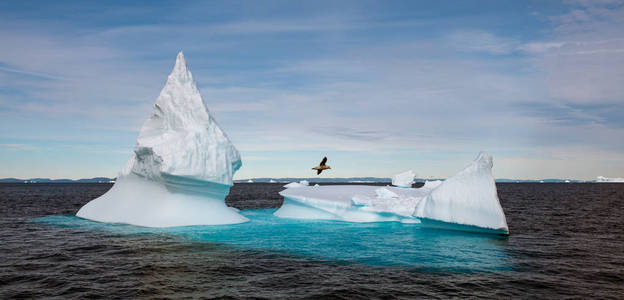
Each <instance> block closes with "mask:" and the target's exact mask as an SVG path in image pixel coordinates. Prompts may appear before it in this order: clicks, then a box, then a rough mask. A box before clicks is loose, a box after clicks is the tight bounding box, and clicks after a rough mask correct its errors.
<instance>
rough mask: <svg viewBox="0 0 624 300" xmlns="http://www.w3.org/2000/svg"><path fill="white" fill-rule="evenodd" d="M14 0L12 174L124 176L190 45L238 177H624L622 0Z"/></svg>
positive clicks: (7, 103)
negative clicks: (478, 163) (484, 156)
mask: <svg viewBox="0 0 624 300" xmlns="http://www.w3.org/2000/svg"><path fill="white" fill-rule="evenodd" d="M440 2H441V3H430V2H425V1H422V2H421V1H327V2H325V1H241V2H236V1H223V2H218V1H210V2H209V1H198V2H190V1H184V2H179V1H166V2H161V1H117V2H115V1H106V2H103V1H101V2H100V1H98V2H96V1H93V2H85V1H75V2H73V1H62V2H51V1H41V2H37V1H3V2H1V3H0V177H21V178H25V177H52V178H84V177H94V176H110V177H113V176H116V173H117V171H118V170H119V169H120V168H121V167H122V166H123V165H124V164H125V162H126V160H127V159H128V158H129V156H130V154H131V151H132V148H133V146H134V143H135V139H136V137H137V135H138V129H139V128H140V126H141V124H142V122H143V121H144V120H145V119H146V118H147V116H148V114H149V113H150V110H151V106H152V105H153V103H154V101H155V99H156V97H157V96H158V94H159V92H160V89H161V88H162V86H163V85H164V83H165V81H166V78H167V75H168V74H169V72H170V71H171V68H172V67H173V64H174V61H175V56H176V54H177V52H178V51H179V50H183V51H184V53H185V56H186V59H187V62H188V64H189V66H190V68H191V71H192V72H193V74H194V77H195V79H196V81H197V84H198V86H199V87H200V90H201V93H202V95H203V97H204V100H205V101H206V102H207V103H208V105H209V109H210V110H211V111H212V112H213V114H214V116H215V117H216V118H217V120H218V121H219V123H220V124H221V126H222V128H223V129H224V130H225V131H226V132H227V133H228V135H229V137H230V139H231V140H232V141H233V143H234V144H235V145H236V146H237V148H238V149H239V150H240V151H241V154H242V158H243V168H242V169H241V170H240V171H239V172H238V173H237V174H236V176H235V178H249V177H286V176H296V177H304V176H305V177H307V176H312V173H311V170H310V168H311V167H312V165H314V164H315V163H317V162H318V160H320V158H322V157H323V156H325V155H326V156H328V157H329V164H330V165H332V168H333V169H332V171H331V173H330V172H328V174H327V175H325V174H323V175H324V176H328V177H349V176H379V177H387V176H391V175H392V174H394V173H397V172H400V171H404V170H407V169H412V170H414V171H415V172H416V173H417V175H418V176H419V177H423V178H428V177H447V176H450V175H452V174H453V173H455V172H456V171H458V170H459V169H461V168H462V167H463V166H464V165H466V164H467V163H468V162H469V161H470V160H472V159H473V158H474V157H475V156H476V155H477V153H478V152H479V151H480V150H485V151H488V152H489V153H491V154H492V155H493V156H494V175H495V176H496V177H498V178H503V177H504V178H553V177H558V178H563V177H566V178H577V179H592V178H595V177H596V176H598V175H602V176H608V177H622V176H624V152H623V150H624V118H623V117H622V116H624V84H622V83H624V31H623V30H622V28H624V3H623V2H622V1H611V0H599V1H584V0H576V1H563V2H558V1H440Z"/></svg>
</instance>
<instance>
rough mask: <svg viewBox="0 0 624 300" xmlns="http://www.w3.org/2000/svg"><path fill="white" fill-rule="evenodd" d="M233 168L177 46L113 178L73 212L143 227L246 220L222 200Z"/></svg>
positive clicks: (231, 152) (228, 146) (229, 149)
mask: <svg viewBox="0 0 624 300" xmlns="http://www.w3.org/2000/svg"><path fill="white" fill-rule="evenodd" d="M240 167H241V159H240V155H239V153H238V150H236V148H235V147H234V145H232V143H231V142H230V140H229V139H228V137H227V135H226V134H225V132H223V130H222V129H221V128H220V127H219V125H218V124H217V122H216V121H215V119H214V117H213V116H212V115H211V114H210V112H209V110H208V108H207V106H206V104H205V103H204V101H203V99H202V97H201V95H200V94H199V90H198V89H197V86H196V85H195V82H194V80H193V76H192V74H191V72H190V71H189V69H188V67H187V65H186V61H185V59H184V55H183V54H182V52H180V53H179V54H178V57H177V59H176V63H175V66H174V68H173V71H172V72H171V74H170V75H169V77H168V79H167V83H166V84H165V87H164V88H163V89H162V91H161V92H160V95H159V96H158V98H157V99H156V103H155V104H154V109H153V111H152V114H151V115H150V117H149V118H148V119H147V121H145V123H144V124H143V127H142V128H141V131H140V133H139V137H138V139H137V144H136V146H135V148H134V153H133V155H132V156H131V157H130V160H129V161H128V163H127V164H126V166H125V168H123V169H122V170H121V171H120V173H119V175H118V177H117V181H116V182H115V185H114V186H113V187H112V188H111V189H110V191H108V192H107V193H106V194H104V195H102V196H101V197H99V198H97V199H95V200H92V201H91V202H89V203H87V204H86V205H85V206H83V207H82V208H81V209H80V210H79V211H78V213H77V214H76V215H77V216H79V217H82V218H86V219H91V220H95V221H102V222H114V223H127V224H133V225H140V226H148V227H169V226H186V225H216V224H233V223H240V222H245V221H247V219H246V218H245V217H243V216H242V215H240V214H238V213H237V212H236V211H235V210H233V209H231V208H229V207H227V206H226V205H225V203H224V199H225V196H227V194H228V193H229V190H230V187H231V186H232V176H233V175H234V173H235V172H236V171H237V170H238V169H239V168H240Z"/></svg>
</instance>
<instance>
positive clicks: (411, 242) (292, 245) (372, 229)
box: [36, 209, 513, 272]
mask: <svg viewBox="0 0 624 300" xmlns="http://www.w3.org/2000/svg"><path fill="white" fill-rule="evenodd" d="M273 212H274V210H273V209H266V210H243V211H241V214H242V215H244V216H245V217H246V218H248V219H249V220H250V221H249V222H246V223H240V224H232V225H221V226H188V227H171V228H146V227H137V226H130V225H123V224H109V223H100V222H92V221H89V220H85V219H81V218H77V217H75V216H49V217H43V218H39V219H36V221H37V222H41V223H46V224H49V225H53V226H63V227H67V228H68V230H72V229H77V230H81V231H82V230H85V229H88V230H96V231H97V230H99V231H104V232H112V233H115V234H128V235H133V234H171V235H173V236H178V237H180V238H183V239H185V240H189V241H196V242H212V243H221V244H223V246H224V247H226V248H227V247H235V248H240V249H259V250H264V251H270V252H273V251H275V252H279V253H284V254H288V255H297V256H301V257H303V258H309V259H313V260H317V259H321V260H331V261H338V262H354V263H363V264H368V265H374V266H400V267H408V268H419V269H421V268H422V269H427V270H441V271H459V272H479V271H486V272H487V271H495V270H510V269H513V265H512V262H511V260H510V258H509V257H508V255H507V254H506V252H505V251H504V250H503V249H504V248H505V244H506V243H507V239H506V238H500V237H497V236H495V235H481V234H473V233H464V232H459V231H447V230H444V231H439V230H435V229H427V228H422V227H421V224H418V223H399V222H381V223H353V222H341V221H331V220H300V219H287V218H279V217H276V216H274V215H273Z"/></svg>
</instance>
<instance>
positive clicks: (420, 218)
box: [274, 152, 509, 235]
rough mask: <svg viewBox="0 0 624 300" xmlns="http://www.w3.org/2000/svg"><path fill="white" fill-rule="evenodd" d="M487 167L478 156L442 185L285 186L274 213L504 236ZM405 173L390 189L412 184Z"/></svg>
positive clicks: (484, 157)
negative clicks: (388, 222)
mask: <svg viewBox="0 0 624 300" xmlns="http://www.w3.org/2000/svg"><path fill="white" fill-rule="evenodd" d="M492 166H493V162H492V157H491V156H490V155H488V154H487V153H485V152H481V153H479V155H478V156H477V158H476V159H475V160H474V161H473V162H472V163H471V164H470V165H469V166H467V167H466V168H464V169H463V170H462V171H460V172H459V173H457V174H456V175H454V176H452V177H450V178H448V179H446V180H444V181H439V180H436V181H426V182H425V184H424V186H422V187H420V188H411V187H408V188H406V187H395V186H385V187H379V186H367V185H329V186H318V187H309V186H302V185H297V186H296V188H293V187H294V186H289V187H287V188H286V189H285V190H283V191H281V192H280V195H282V196H283V197H284V203H283V204H282V206H281V207H280V208H279V209H278V210H277V211H276V212H275V213H274V214H275V215H276V216H278V217H283V218H299V219H328V220H340V221H348V222H386V221H399V222H404V223H413V222H421V223H422V226H423V227H432V228H443V229H451V230H461V231H472V232H481V233H491V234H500V235H508V234H509V228H508V226H507V220H506V217H505V214H504V212H503V209H502V207H501V205H500V201H499V199H498V192H497V190H496V183H495V181H494V177H492ZM409 172H411V171H409ZM405 173H407V172H404V173H401V174H399V175H401V176H397V178H398V179H399V180H398V181H396V182H394V181H393V185H394V183H398V184H399V185H400V186H405V184H406V183H408V182H410V181H412V180H413V176H412V177H411V178H409V177H410V176H409V175H410V174H405ZM412 174H413V173H412ZM410 185H411V184H410Z"/></svg>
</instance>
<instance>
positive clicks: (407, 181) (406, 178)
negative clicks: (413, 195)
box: [392, 170, 416, 188]
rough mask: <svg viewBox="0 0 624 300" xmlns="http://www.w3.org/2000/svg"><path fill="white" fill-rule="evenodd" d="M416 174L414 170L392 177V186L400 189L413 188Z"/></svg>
mask: <svg viewBox="0 0 624 300" xmlns="http://www.w3.org/2000/svg"><path fill="white" fill-rule="evenodd" d="M414 176H416V174H414V172H412V170H409V171H406V172H403V173H399V174H396V175H394V176H392V185H394V186H398V187H407V188H409V187H412V183H414Z"/></svg>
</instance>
